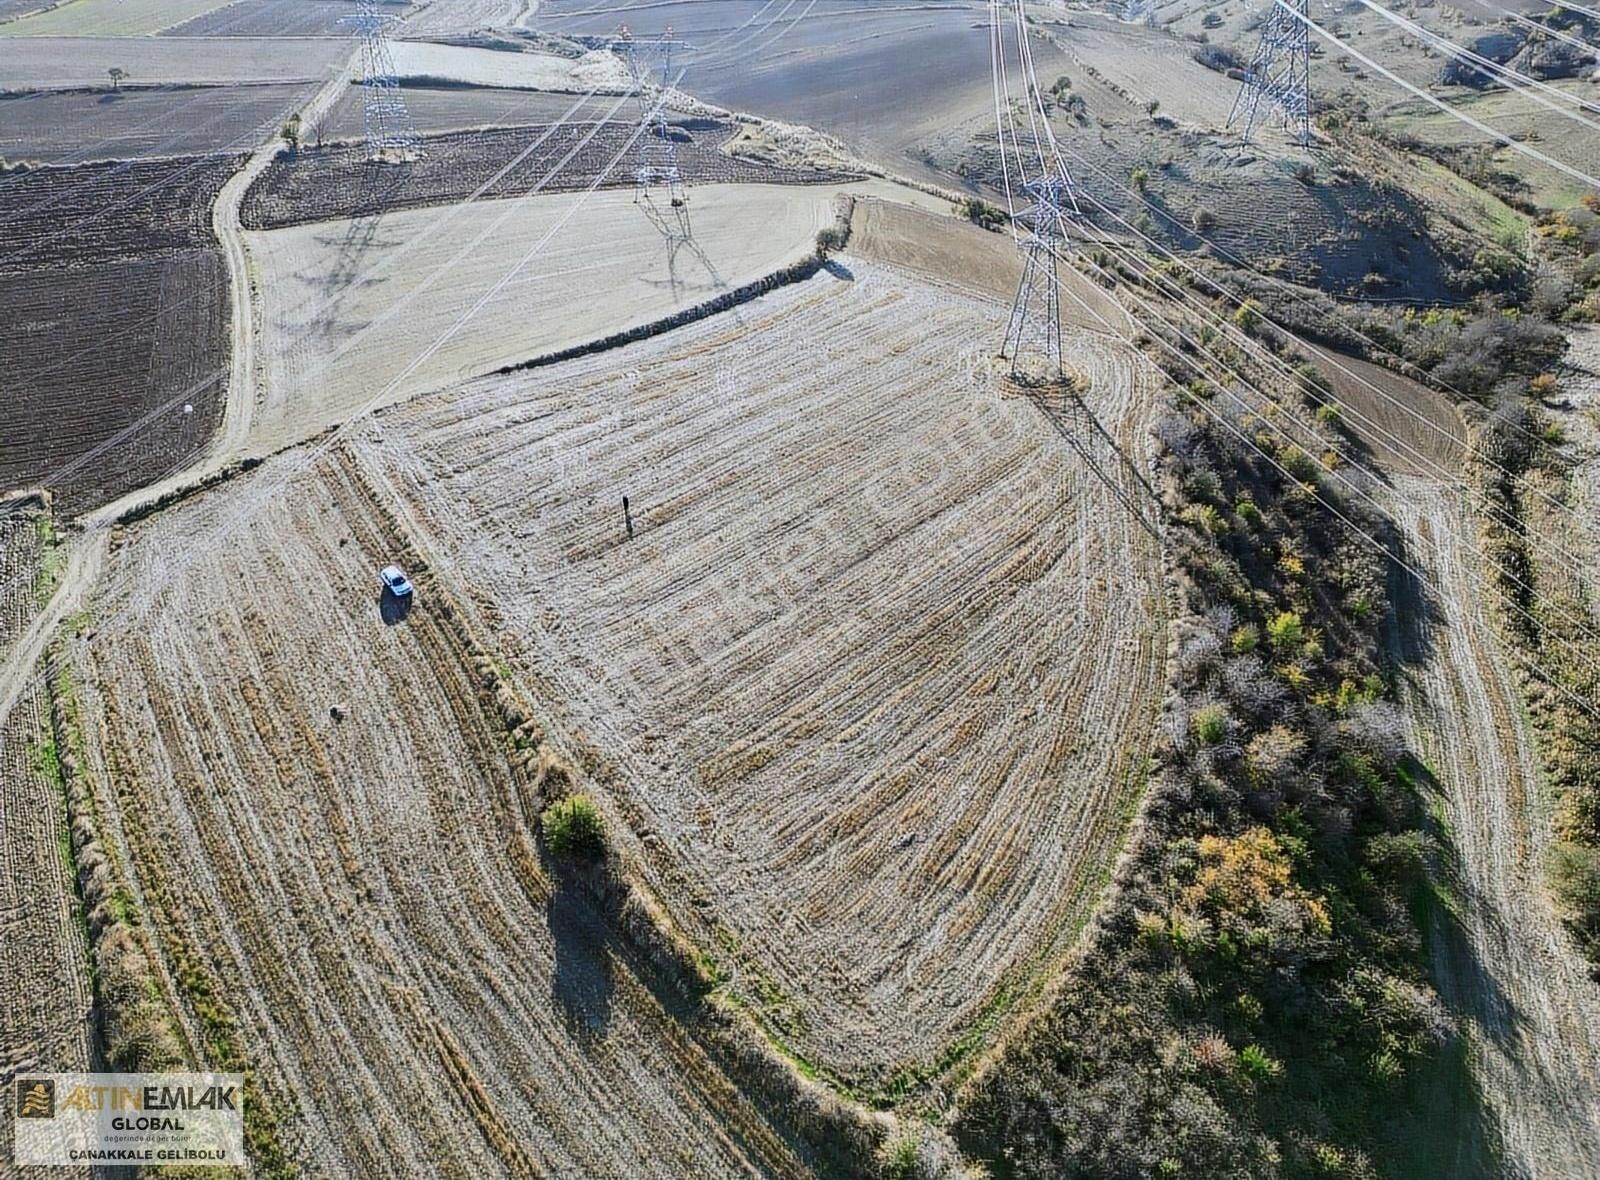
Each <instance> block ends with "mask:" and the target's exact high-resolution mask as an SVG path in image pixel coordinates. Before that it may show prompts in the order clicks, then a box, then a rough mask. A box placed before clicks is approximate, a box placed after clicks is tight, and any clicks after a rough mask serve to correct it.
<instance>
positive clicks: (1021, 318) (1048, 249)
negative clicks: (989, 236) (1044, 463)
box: [1000, 172, 1079, 377]
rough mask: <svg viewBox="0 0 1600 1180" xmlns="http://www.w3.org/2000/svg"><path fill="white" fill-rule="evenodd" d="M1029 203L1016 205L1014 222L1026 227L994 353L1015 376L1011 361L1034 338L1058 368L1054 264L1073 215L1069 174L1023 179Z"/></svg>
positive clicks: (1057, 284)
mask: <svg viewBox="0 0 1600 1180" xmlns="http://www.w3.org/2000/svg"><path fill="white" fill-rule="evenodd" d="M1022 189H1023V192H1025V193H1026V194H1027V195H1028V197H1029V198H1030V199H1031V201H1032V204H1030V205H1028V206H1027V207H1026V208H1024V209H1020V210H1018V211H1017V214H1016V221H1017V222H1018V223H1019V224H1021V225H1022V226H1023V227H1024V228H1025V229H1026V230H1027V237H1026V238H1025V239H1024V240H1023V242H1022V278H1021V279H1019V280H1018V281H1017V293H1016V296H1015V297H1014V298H1013V299H1012V300H1011V315H1010V317H1009V318H1008V319H1007V320H1006V339H1005V344H1004V345H1003V346H1002V347H1001V349H1000V355H1001V356H1003V357H1009V358H1010V360H1011V375H1012V376H1013V377H1015V376H1016V375H1017V362H1018V360H1019V358H1020V357H1021V356H1022V350H1023V346H1024V345H1025V344H1027V343H1029V342H1030V338H1031V340H1032V341H1033V342H1036V343H1038V344H1039V346H1040V351H1042V352H1043V353H1044V355H1045V357H1046V359H1048V361H1049V362H1050V366H1051V368H1052V370H1053V371H1054V372H1055V373H1056V374H1057V375H1059V374H1060V373H1061V276H1060V271H1059V269H1058V265H1059V259H1060V257H1061V251H1062V249H1063V248H1064V247H1065V246H1066V241H1067V219H1068V218H1069V217H1077V216H1078V215H1079V212H1078V199H1077V196H1076V195H1075V194H1074V192H1073V183H1072V178H1071V177H1070V176H1068V175H1067V174H1066V173H1065V172H1061V173H1055V174H1051V175H1047V176H1041V177H1039V178H1038V179H1037V180H1029V181H1025V182H1024V183H1023V186H1022Z"/></svg>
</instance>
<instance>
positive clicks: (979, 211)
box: [956, 197, 1006, 229]
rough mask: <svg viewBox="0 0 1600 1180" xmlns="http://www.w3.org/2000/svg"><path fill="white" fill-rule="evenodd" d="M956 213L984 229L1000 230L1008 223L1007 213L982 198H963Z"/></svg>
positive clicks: (957, 206)
mask: <svg viewBox="0 0 1600 1180" xmlns="http://www.w3.org/2000/svg"><path fill="white" fill-rule="evenodd" d="M956 212H958V213H959V214H961V216H963V217H965V218H966V219H967V220H968V221H970V222H972V223H973V224H974V225H981V226H982V227H983V228H984V229H999V228H1000V227H1001V226H1002V225H1004V224H1005V223H1006V211H1005V210H1004V209H1002V208H1000V206H998V205H991V204H989V202H988V201H985V200H983V199H982V198H981V197H963V198H961V201H960V202H959V203H958V204H957V205H956Z"/></svg>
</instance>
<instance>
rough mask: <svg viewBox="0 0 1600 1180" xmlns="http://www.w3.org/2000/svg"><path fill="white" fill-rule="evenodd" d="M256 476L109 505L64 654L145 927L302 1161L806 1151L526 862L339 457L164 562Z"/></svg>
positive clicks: (772, 1155) (467, 709)
mask: <svg viewBox="0 0 1600 1180" xmlns="http://www.w3.org/2000/svg"><path fill="white" fill-rule="evenodd" d="M294 459H295V457H294V456H293V455H290V456H285V457H284V459H282V460H279V461H278V462H280V463H281V462H293V461H294ZM275 478H276V472H275V471H274V470H273V468H272V467H271V466H268V467H264V468H262V469H261V470H260V471H259V472H257V473H254V474H252V475H250V476H246V477H242V478H241V479H240V480H238V481H235V482H233V483H230V484H228V485H225V490H218V491H216V492H212V493H208V494H206V495H204V496H201V497H199V498H197V499H195V500H192V501H190V502H188V503H186V504H185V505H183V506H182V507H179V508H176V509H173V510H170V511H168V512H165V513H163V514H161V515H160V516H159V517H156V518H153V519H152V520H151V521H150V522H148V523H147V524H145V525H142V526H140V527H139V528H137V529H136V530H134V531H133V533H132V534H131V536H130V538H129V540H128V543H127V544H126V545H124V546H123V547H121V548H119V549H118V550H117V551H116V552H115V553H114V554H113V555H112V557H111V559H110V569H109V571H108V573H109V575H110V576H109V577H108V579H107V585H109V586H111V587H115V588H116V589H115V590H114V591H113V592H112V593H111V595H110V596H109V597H107V598H105V599H103V600H101V601H99V602H97V603H96V607H95V609H96V618H97V620H100V621H101V625H102V626H111V625H115V626H116V628H117V634H118V635H119V639H118V640H117V641H116V642H115V643H94V644H91V645H89V646H87V647H84V646H80V647H78V648H77V649H75V653H74V658H75V660H76V672H77V674H78V677H79V679H80V682H81V683H82V684H83V685H84V686H85V688H84V712H85V716H86V718H87V719H88V721H89V727H90V734H91V741H92V745H93V750H94V755H93V757H92V758H91V762H92V764H93V766H94V769H95V773H96V776H97V779H98V782H99V783H100V784H101V787H102V799H101V805H102V807H103V808H104V809H105V810H106V812H107V814H109V815H114V816H115V817H116V826H117V827H118V828H119V830H120V832H121V834H122V838H123V840H124V841H125V843H126V846H127V848H128V851H129V853H130V857H131V862H132V866H133V872H134V875H135V877H136V879H137V883H138V887H139V890H140V893H141V895H142V897H143V899H144V905H145V908H146V910H147V911H148V913H149V916H150V920H151V922H152V923H153V928H154V930H155V932H156V937H157V940H158V942H159V944H160V946H161V948H162V950H163V952H164V954H165V955H166V956H167V957H168V959H169V961H179V960H181V961H184V962H186V963H187V964H188V965H189V967H188V969H189V970H190V971H193V970H194V969H195V968H196V967H198V968H199V970H200V971H201V972H203V974H204V975H205V976H206V977H208V978H209V979H211V980H213V981H214V984H213V986H215V987H217V988H219V989H221V994H223V995H225V996H226V997H227V1000H228V1003H229V1004H230V1005H231V1007H232V1009H233V1011H234V1012H235V1013H236V1018H237V1023H238V1029H239V1033H240V1036H241V1038H242V1039H243V1041H244V1043H245V1044H246V1045H247V1046H248V1052H249V1055H250V1059H251V1061H252V1065H253V1067H254V1068H255V1069H256V1070H257V1071H258V1073H259V1075H260V1078H261V1080H262V1082H263V1084H264V1085H265V1086H266V1088H267V1090H268V1092H270V1093H271V1094H272V1095H273V1097H274V1100H275V1103H276V1106H277V1109H278V1110H279V1111H280V1112H286V1111H289V1110H291V1109H298V1110H299V1111H300V1112H302V1114H303V1116H304V1117H303V1118H301V1119H298V1120H297V1119H294V1118H293V1117H292V1116H290V1117H289V1125H288V1128H287V1131H286V1134H285V1139H286V1143H287V1145H288V1146H289V1147H290V1148H291V1150H292V1151H293V1153H294V1154H295V1155H296V1157H297V1158H298V1160H299V1162H300V1163H301V1165H302V1166H303V1167H304V1168H305V1169H306V1171H307V1173H308V1174H311V1175H326V1176H350V1175H363V1176H410V1175H418V1176H421V1175H428V1176H459V1177H465V1176H474V1177H476V1176H497V1175H508V1174H513V1175H542V1176H580V1175H581V1176H604V1177H618V1178H622V1177H634V1176H647V1175H669V1174H671V1175H708V1176H709V1175H715V1176H729V1175H736V1174H744V1173H757V1174H762V1175H793V1174H797V1173H800V1172H801V1171H803V1169H802V1167H801V1166H800V1164H799V1163H798V1162H797V1160H796V1159H795V1157H794V1155H793V1154H792V1152H791V1151H790V1149H789V1147H788V1146H787V1145H786V1143H785V1141H784V1140H782V1139H781V1138H780V1137H778V1136H777V1135H776V1134H775V1133H774V1132H773V1131H772V1130H771V1128H770V1127H769V1126H768V1125H767V1124H766V1123H765V1122H764V1121H763V1119H762V1118H761V1117H760V1116H759V1115H758V1114H757V1113H756V1112H755V1111H754V1110H753V1109H752V1108H751V1106H750V1105H749V1104H748V1102H746V1101H745V1100H744V1099H743V1098H742V1097H741V1096H740V1095H739V1094H738V1093H737V1091H735V1090H734V1089H733V1088H732V1087H731V1086H730V1085H729V1084H728V1083H727V1082H726V1080H725V1079H724V1078H723V1077H722V1075H721V1074H720V1073H719V1072H718V1071H717V1070H716V1069H715V1068H714V1066H713V1065H712V1064H711V1063H710V1061H709V1060H708V1059H707V1057H706V1056H705V1054H704V1053H703V1052H702V1051H701V1050H700V1048H699V1047H698V1045H697V1043H696V1042H695V1041H694V1039H693V1038H692V1037H690V1036H688V1035H685V1033H684V1030H683V1027H682V1026H681V1025H678V1024H676V1023H675V1022H673V1021H671V1020H669V1019H667V1017H666V1014H665V1013H664V1011H663V1009H662V1007H661V1003H660V1002H658V1001H657V999H656V997H655V995H654V993H652V992H651V991H650V990H649V989H648V988H647V987H645V986H644V985H643V984H642V983H641V982H640V981H639V979H638V978H637V977H636V976H635V975H634V974H633V973H632V971H631V970H630V968H629V966H628V964H627V962H625V961H624V960H623V959H621V958H619V957H618V954H617V953H616V951H615V950H614V949H613V944H611V943H610V942H609V941H608V940H607V937H606V932H605V929H604V927H603V926H602V925H601V924H600V923H599V922H598V920H597V919H596V918H595V917H594V916H593V914H592V911H591V910H590V909H589V908H588V907H587V906H586V905H585V904H583V903H582V902H581V901H578V900H576V899H575V895H574V893H573V892H572V887H571V886H570V885H562V884H560V883H558V882H555V881H553V880H552V879H551V878H550V877H548V876H546V874H545V872H544V870H543V869H542V868H541V866H540V863H539V860H538V857H537V854H536V853H535V852H534V851H533V848H532V844H531V835H530V829H529V823H530V814H529V811H528V810H527V809H528V807H529V805H530V800H529V799H528V798H527V797H525V795H524V788H523V786H521V785H520V784H519V781H518V780H517V779H516V778H515V777H514V776H513V775H512V773H511V771H510V769H509V768H508V765H507V762H506V758H505V755H504V753H503V750H502V747H501V745H500V744H499V739H498V737H497V735H496V733H495V732H494V731H492V730H491V729H490V728H489V726H488V725H487V723H486V721H485V718H484V711H483V706H482V705H481V703H480V699H479V696H478V684H477V677H476V674H475V673H474V672H473V671H472V669H471V668H470V666H469V665H468V663H467V661H466V660H465V658H464V654H463V652H462V651H461V650H460V648H459V646H458V644H457V641H456V640H455V638H454V634H453V632H452V631H451V629H450V628H449V627H448V626H447V625H446V624H445V623H444V621H443V620H442V619H441V618H440V617H439V615H438V613H437V612H438V610H439V603H438V602H436V601H435V602H427V601H424V602H421V603H419V604H417V606H416V607H415V608H414V609H412V610H411V611H410V612H409V613H403V612H400V611H399V610H398V609H396V608H395V606H394V604H393V603H392V601H391V602H389V603H387V604H383V603H380V600H379V596H378V593H377V582H376V577H375V571H376V569H377V568H378V567H380V566H381V565H382V564H384V563H385V562H386V561H388V560H391V559H392V558H393V556H394V554H395V549H396V544H397V542H396V540H395V538H394V537H393V536H392V535H390V534H389V533H388V532H387V531H386V526H385V525H384V524H383V522H382V518H381V516H379V515H378V514H377V513H376V512H375V511H374V510H373V508H372V505H371V503H370V501H369V500H368V499H367V497H366V493H365V491H364V489H363V487H362V485H361V483H360V481H359V480H358V479H356V478H355V477H354V476H353V474H352V472H351V470H350V469H349V467H348V466H347V465H346V464H345V463H344V462H341V461H340V460H339V458H338V457H337V456H333V457H330V458H328V459H325V460H323V461H321V462H319V463H318V464H317V465H316V466H314V467H313V468H312V469H311V470H310V471H308V472H306V473H304V474H301V475H299V476H297V477H296V478H295V479H294V481H293V483H292V484H291V486H289V487H288V488H286V489H284V490H283V491H282V492H281V494H276V495H273V496H272V497H271V499H270V503H269V504H268V506H267V507H266V509H265V510H264V511H263V512H262V513H261V515H260V516H259V517H258V518H257V519H256V520H255V521H254V522H253V524H252V527H250V528H249V529H244V530H235V531H233V532H231V533H230V534H229V535H228V536H227V537H226V538H225V539H223V540H214V541H212V542H210V543H208V544H206V545H205V546H204V547H203V550H202V551H200V552H196V553H193V554H192V556H193V558H194V560H193V561H192V562H191V563H190V564H188V565H187V566H185V567H182V568H181V570H175V569H174V567H173V566H172V564H171V562H170V560H169V559H170V555H171V554H172V553H173V552H174V550H175V549H177V548H192V541H193V538H195V537H196V536H209V535H211V534H210V532H209V530H210V529H212V528H213V527H214V526H215V525H216V524H217V523H218V522H219V520H220V519H221V518H225V517H226V516H227V515H228V514H229V513H230V512H231V511H232V509H233V507H234V497H235V496H236V495H245V496H250V495H255V494H257V492H258V489H257V488H256V487H255V486H254V485H256V484H258V483H262V482H268V481H271V480H274V479H275ZM157 586H159V587H160V588H159V589H156V587H157ZM336 710H337V713H336V712H335V711H336ZM108 786H109V788H110V789H109V790H107V789H106V788H107V787H108ZM419 1112H425V1114H421V1115H419Z"/></svg>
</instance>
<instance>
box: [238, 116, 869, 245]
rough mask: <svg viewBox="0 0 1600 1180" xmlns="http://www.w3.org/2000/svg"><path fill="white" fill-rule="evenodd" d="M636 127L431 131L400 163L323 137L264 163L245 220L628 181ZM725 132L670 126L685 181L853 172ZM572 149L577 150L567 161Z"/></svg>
mask: <svg viewBox="0 0 1600 1180" xmlns="http://www.w3.org/2000/svg"><path fill="white" fill-rule="evenodd" d="M623 113H624V114H626V113H627V111H626V108H624V110H623ZM634 130H635V128H634V126H633V125H632V124H630V123H627V122H620V121H619V122H613V123H601V124H594V123H577V122H571V123H566V124H561V125H552V126H528V127H503V128H493V129H490V130H481V131H471V132H453V133H448V134H445V135H437V136H432V137H430V138H429V139H428V140H427V142H426V144H425V145H424V148H425V152H424V155H423V157H422V158H421V159H420V160H415V161H412V162H410V163H407V164H403V165H395V164H380V163H375V162H373V161H371V160H369V159H368V158H367V152H366V147H365V145H364V144H359V143H356V144H329V145H328V146H326V147H324V148H322V149H321V150H315V149H313V150H307V151H302V152H301V153H300V155H299V156H298V157H297V158H294V159H289V160H279V161H275V162H274V163H273V164H272V165H271V166H270V167H268V168H267V170H266V171H265V172H264V173H263V174H262V175H261V177H260V178H259V179H258V180H257V181H256V182H255V184H253V185H251V187H250V191H249V192H248V193H247V194H246V195H245V202H244V208H243V211H242V218H243V223H244V226H245V228H246V229H281V228H283V227H285V226H291V225H306V224H308V223H311V222H317V221H332V220H334V219H336V218H342V217H361V216H368V215H371V214H374V213H380V212H394V211H397V210H402V209H420V208H425V207H427V206H429V205H447V204H451V203H453V202H456V201H463V200H466V199H468V198H470V197H472V196H473V195H474V194H475V193H476V192H477V190H478V189H479V188H480V187H481V186H484V185H485V184H487V187H486V188H485V189H484V191H483V192H482V193H481V194H479V199H488V198H494V197H510V196H521V195H523V194H525V193H528V192H530V191H533V190H534V189H535V186H538V191H540V192H547V193H561V192H576V191H581V190H583V189H587V188H589V187H590V185H591V184H593V183H594V180H595V177H596V176H597V175H600V176H602V180H601V182H600V184H601V187H605V188H632V187H633V185H634V158H635V156H634V153H632V152H631V151H627V150H626V149H627V144H628V141H629V138H630V137H631V136H632V135H633V133H634ZM731 132H732V128H731V127H730V126H727V125H717V126H715V127H712V128H708V129H706V130H696V131H692V132H691V131H685V130H677V131H676V132H675V133H674V134H675V135H678V136H682V137H683V138H682V142H679V143H678V145H677V146H678V166H679V168H680V169H681V171H682V173H683V175H684V177H685V178H686V179H687V180H688V181H689V182H690V183H691V184H694V185H702V184H733V183H742V184H762V183H767V184H822V183H828V182H834V181H839V180H844V179H848V178H849V177H848V176H847V175H845V174H841V173H836V172H823V171H820V170H819V171H812V170H805V169H798V168H776V167H773V166H771V165H768V164H760V163H756V162H754V161H750V160H735V159H732V158H731V157H729V156H726V155H724V154H722V153H721V152H719V151H718V150H717V145H718V144H719V143H720V142H721V141H722V140H723V139H724V138H726V137H727V136H728V135H729V134H731ZM569 153H575V154H572V158H571V159H570V160H567V159H566V157H567V156H568V155H569ZM619 153H622V156H621V159H620V160H618V155H619ZM614 160H617V163H616V164H615V165H613V163H612V162H613V161H614Z"/></svg>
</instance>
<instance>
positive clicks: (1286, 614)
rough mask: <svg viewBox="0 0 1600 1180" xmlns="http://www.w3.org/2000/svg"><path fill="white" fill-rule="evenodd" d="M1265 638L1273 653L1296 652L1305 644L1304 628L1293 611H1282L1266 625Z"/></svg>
mask: <svg viewBox="0 0 1600 1180" xmlns="http://www.w3.org/2000/svg"><path fill="white" fill-rule="evenodd" d="M1267 638H1268V640H1270V641H1271V643H1272V647H1273V650H1275V651H1280V652H1284V651H1293V650H1297V649H1299V648H1300V646H1301V645H1302V644H1304V643H1305V639H1306V634H1305V626H1304V625H1303V624H1302V623H1301V622H1300V616H1299V615H1297V614H1296V613H1295V612H1294V611H1292V610H1286V611H1282V612H1281V613H1279V614H1278V615H1277V617H1276V618H1274V619H1273V620H1272V621H1271V622H1270V623H1268V624H1267Z"/></svg>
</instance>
